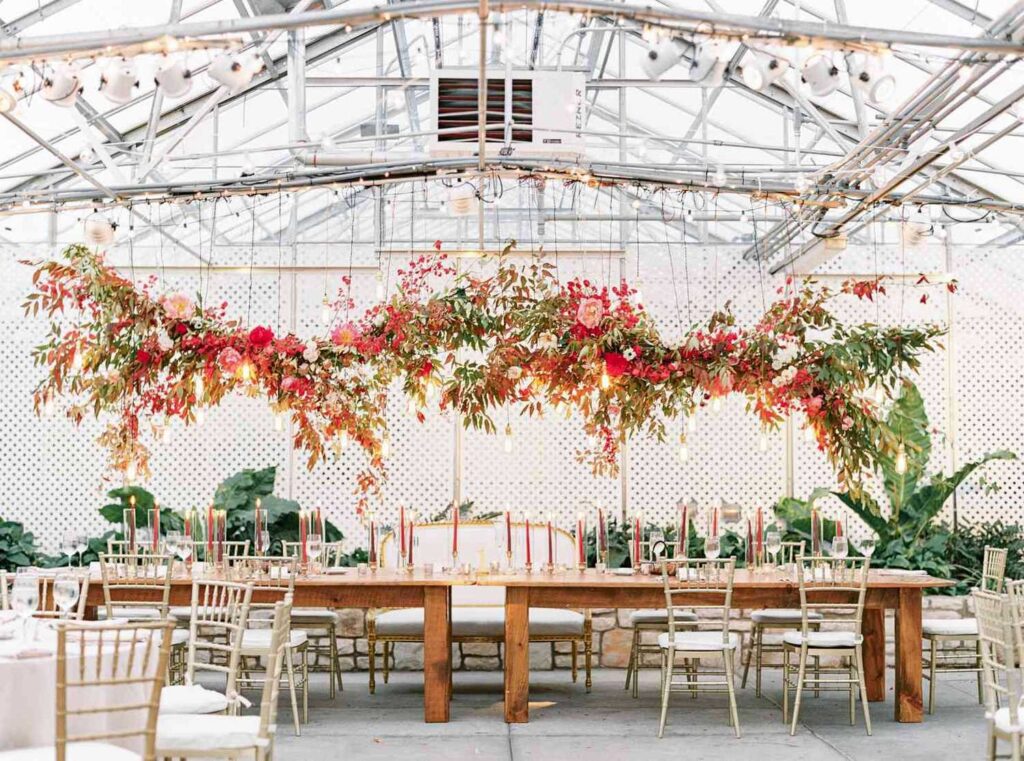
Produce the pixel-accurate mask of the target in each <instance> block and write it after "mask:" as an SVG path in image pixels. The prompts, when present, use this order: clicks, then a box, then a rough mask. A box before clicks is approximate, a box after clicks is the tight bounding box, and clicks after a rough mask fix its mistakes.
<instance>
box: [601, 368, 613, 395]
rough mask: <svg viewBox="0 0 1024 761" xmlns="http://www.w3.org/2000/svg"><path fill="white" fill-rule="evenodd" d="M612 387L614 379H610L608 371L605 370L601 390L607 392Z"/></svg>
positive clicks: (602, 375)
mask: <svg viewBox="0 0 1024 761" xmlns="http://www.w3.org/2000/svg"><path fill="white" fill-rule="evenodd" d="M611 387H612V379H611V378H609V377H608V371H607V370H605V371H604V372H602V373H601V390H602V391H607V390H608V389H610V388H611Z"/></svg>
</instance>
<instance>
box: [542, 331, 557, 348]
mask: <svg viewBox="0 0 1024 761" xmlns="http://www.w3.org/2000/svg"><path fill="white" fill-rule="evenodd" d="M557 347H558V338H557V337H556V336H555V334H554V333H541V334H540V335H539V336H537V348H538V349H543V350H545V351H547V350H550V349H555V348H557Z"/></svg>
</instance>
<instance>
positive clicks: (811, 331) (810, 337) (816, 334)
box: [804, 328, 835, 343]
mask: <svg viewBox="0 0 1024 761" xmlns="http://www.w3.org/2000/svg"><path fill="white" fill-rule="evenodd" d="M834 340H835V331H834V330H833V329H832V328H829V329H828V330H823V329H822V328H807V330H806V331H805V332H804V341H815V342H817V343H831V342H832V341H834Z"/></svg>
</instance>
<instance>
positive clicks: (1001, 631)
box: [971, 589, 1024, 761]
mask: <svg viewBox="0 0 1024 761" xmlns="http://www.w3.org/2000/svg"><path fill="white" fill-rule="evenodd" d="M971 595H972V598H973V601H974V615H975V620H976V621H977V622H978V640H979V643H980V645H981V674H982V684H983V685H984V699H985V719H986V721H987V722H988V758H989V759H990V761H994V760H995V759H996V758H997V754H996V751H997V750H998V743H999V741H1000V740H1004V741H1007V742H1009V743H1010V758H1012V759H1014V761H1020V758H1021V755H1022V753H1024V751H1022V748H1021V743H1022V740H1024V708H1022V704H1021V701H1022V695H1021V676H1020V651H1019V649H1018V647H1017V643H1018V641H1019V635H1018V634H1016V633H1015V632H1014V628H1015V627H1014V613H1013V610H1012V608H1013V605H1014V603H1013V602H1011V600H1012V599H1013V597H1012V596H1013V595H1017V596H1018V598H1019V595H1020V591H1019V590H1015V591H1014V592H1012V593H1010V594H1006V595H1004V594H1000V593H999V592H996V591H993V590H991V589H974V590H973V591H972V592H971ZM1018 602H1019V599H1018ZM1002 758H1006V756H1002Z"/></svg>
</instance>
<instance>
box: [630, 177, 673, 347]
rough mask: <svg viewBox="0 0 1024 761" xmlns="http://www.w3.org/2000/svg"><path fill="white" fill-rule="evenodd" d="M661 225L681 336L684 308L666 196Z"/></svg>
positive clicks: (663, 202)
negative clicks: (669, 231) (673, 252)
mask: <svg viewBox="0 0 1024 761" xmlns="http://www.w3.org/2000/svg"><path fill="white" fill-rule="evenodd" d="M637 216H639V215H637ZM661 225H662V229H664V230H665V253H666V255H667V256H668V270H669V276H670V277H671V278H672V296H673V298H674V299H675V303H676V328H677V329H678V330H679V334H680V337H681V336H682V333H683V310H682V307H681V306H680V304H679V285H678V283H676V262H675V259H674V258H673V256H672V242H671V240H670V239H669V234H668V222H667V221H666V220H665V198H664V196H663V197H662V199H661Z"/></svg>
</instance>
